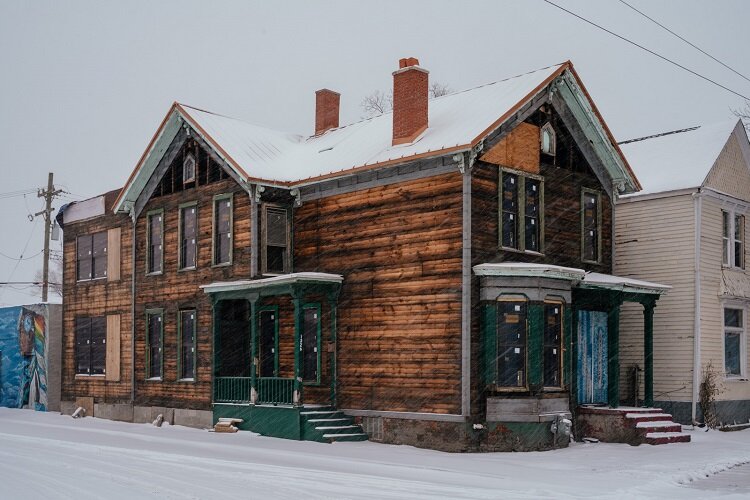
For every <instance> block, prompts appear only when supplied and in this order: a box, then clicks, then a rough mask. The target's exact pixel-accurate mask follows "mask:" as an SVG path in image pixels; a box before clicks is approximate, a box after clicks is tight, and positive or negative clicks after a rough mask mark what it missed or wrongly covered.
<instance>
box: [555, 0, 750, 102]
mask: <svg viewBox="0 0 750 500" xmlns="http://www.w3.org/2000/svg"><path fill="white" fill-rule="evenodd" d="M543 1H544V2H546V3H548V4H550V5H552V6H553V7H557V8H558V9H560V10H561V11H563V12H566V13H568V14H570V15H571V16H573V17H576V18H578V19H580V20H581V21H583V22H585V23H588V24H590V25H591V26H594V27H596V28H599V29H600V30H602V31H604V32H606V33H609V34H610V35H612V36H614V37H617V38H619V39H620V40H622V41H624V42H627V43H629V44H631V45H634V46H636V47H638V48H639V49H641V50H645V51H646V52H648V53H649V54H651V55H654V56H656V57H658V58H659V59H662V60H664V61H666V62H668V63H670V64H672V65H674V66H677V67H678V68H680V69H682V70H684V71H687V72H688V73H690V74H691V75H694V76H697V77H698V78H701V79H702V80H705V81H707V82H709V83H711V84H713V85H716V86H717V87H720V88H722V89H724V90H726V91H727V92H730V93H732V94H734V95H736V96H738V97H741V98H743V99H745V100H746V101H750V97H747V96H745V95H743V94H740V93H739V92H736V91H734V90H732V89H730V88H729V87H726V86H724V85H722V84H720V83H719V82H717V81H714V80H712V79H710V78H708V77H707V76H703V75H701V74H700V73H698V72H697V71H693V70H692V69H690V68H688V67H685V66H683V65H682V64H680V63H678V62H675V61H673V60H672V59H669V58H668V57H666V56H663V55H661V54H659V53H658V52H654V51H653V50H651V49H649V48H646V47H644V46H643V45H641V44H639V43H637V42H634V41H633V40H630V39H629V38H626V37H624V36H622V35H618V34H617V33H615V32H614V31H612V30H609V29H607V28H605V27H604V26H601V25H599V24H596V23H595V22H593V21H589V20H588V19H586V18H585V17H583V16H580V15H578V14H576V13H575V12H573V11H570V10H568V9H566V8H565V7H561V6H560V5H557V4H556V3H555V2H552V1H551V0H543Z"/></svg>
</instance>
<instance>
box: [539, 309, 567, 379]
mask: <svg viewBox="0 0 750 500" xmlns="http://www.w3.org/2000/svg"><path fill="white" fill-rule="evenodd" d="M548 306H555V307H559V308H560V313H559V317H560V342H559V343H558V344H557V349H558V352H559V354H558V369H559V373H560V385H547V384H546V383H545V382H546V381H545V379H544V378H545V364H544V349H545V348H546V347H547V346H548V344H547V343H546V342H545V341H546V334H547V323H546V321H547V307H548ZM542 310H543V315H542V316H543V318H544V319H543V324H542V386H543V387H544V389H545V390H561V389H563V388H564V387H565V370H564V368H565V302H563V301H562V300H554V299H545V301H544V303H543V309H542Z"/></svg>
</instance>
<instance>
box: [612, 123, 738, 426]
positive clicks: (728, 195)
mask: <svg viewBox="0 0 750 500" xmlns="http://www.w3.org/2000/svg"><path fill="white" fill-rule="evenodd" d="M622 148H623V150H624V151H625V153H626V154H627V156H628V158H629V159H630V161H631V164H632V165H633V168H634V169H635V170H636V172H637V173H638V174H639V177H640V178H641V180H642V181H643V184H644V190H643V191H642V192H641V193H638V194H636V195H631V196H626V197H623V198H621V199H620V200H619V201H618V204H617V223H616V241H617V249H618V250H617V262H616V263H615V271H616V272H618V273H622V274H623V275H638V276H643V277H646V278H648V279H654V280H658V281H661V282H665V283H669V284H671V285H672V286H673V290H672V291H671V292H670V293H669V295H667V296H666V297H665V298H664V299H663V301H662V302H661V303H660V305H659V310H660V315H659V316H658V317H657V318H656V319H655V325H656V334H655V337H654V352H653V356H654V362H655V364H656V366H657V369H656V370H655V372H654V391H655V393H656V394H655V399H656V403H657V404H658V405H659V406H661V407H662V408H664V409H665V410H668V411H670V412H671V413H673V414H674V415H675V417H676V419H677V420H679V421H681V422H683V423H691V422H696V421H698V422H701V421H703V415H702V412H701V408H700V404H699V403H700V386H701V383H702V381H703V377H704V374H705V373H706V370H707V367H708V365H709V363H710V366H711V367H712V369H713V370H714V371H715V373H716V374H718V378H719V385H720V386H721V392H720V394H718V396H717V398H716V399H717V402H716V406H715V411H716V416H717V418H718V420H719V422H723V423H725V424H730V423H734V422H748V420H750V381H749V380H748V363H749V362H750V358H749V357H748V356H749V355H750V354H749V353H750V349H748V347H749V345H750V344H748V342H749V341H748V334H747V331H748V325H749V323H748V319H747V318H748V315H750V271H749V270H748V255H749V254H748V249H747V243H746V242H747V239H746V238H747V236H746V235H747V234H748V218H750V143H749V142H748V138H747V133H746V132H745V128H744V127H743V126H742V123H741V122H740V121H739V120H737V119H736V118H735V119H733V120H730V121H726V122H722V123H717V124H712V125H704V126H701V127H694V128H691V129H686V130H680V131H676V132H673V133H667V134H659V135H656V136H651V137H646V138H643V139H639V140H634V141H629V142H628V143H627V144H623V145H622ZM622 332H623V336H622V344H621V345H622V350H623V354H622V360H623V370H627V369H630V368H631V367H632V366H633V365H636V364H640V361H639V360H640V359H642V354H643V351H642V349H641V344H640V343H639V342H638V340H637V339H638V338H639V337H640V336H641V335H642V328H641V325H640V323H639V321H638V314H637V312H635V311H632V310H627V309H626V310H624V311H623V327H622ZM631 387H632V388H631ZM635 387H636V386H635V384H631V386H630V387H628V392H629V395H628V396H627V397H628V399H629V398H630V397H631V395H632V393H633V389H635Z"/></svg>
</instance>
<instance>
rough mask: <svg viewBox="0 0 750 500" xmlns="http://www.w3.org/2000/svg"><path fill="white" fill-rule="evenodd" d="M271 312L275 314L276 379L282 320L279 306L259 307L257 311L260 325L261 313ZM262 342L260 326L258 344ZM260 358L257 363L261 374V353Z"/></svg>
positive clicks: (274, 361)
mask: <svg viewBox="0 0 750 500" xmlns="http://www.w3.org/2000/svg"><path fill="white" fill-rule="evenodd" d="M267 311H271V312H273V313H274V318H275V320H274V325H273V327H274V332H273V335H274V342H273V372H274V377H278V376H279V323H281V320H280V318H279V306H277V305H269V306H260V307H258V309H257V311H256V315H257V321H258V322H259V323H260V316H261V313H263V312H267ZM260 340H261V334H260V324H259V325H258V342H259V343H260ZM257 356H258V362H257V363H256V367H257V368H256V370H257V371H258V372H260V352H258V354H257Z"/></svg>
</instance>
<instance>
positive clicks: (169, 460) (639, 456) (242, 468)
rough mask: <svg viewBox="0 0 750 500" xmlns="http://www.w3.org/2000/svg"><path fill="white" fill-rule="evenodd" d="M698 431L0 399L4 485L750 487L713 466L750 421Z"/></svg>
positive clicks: (638, 493)
mask: <svg viewBox="0 0 750 500" xmlns="http://www.w3.org/2000/svg"><path fill="white" fill-rule="evenodd" d="M691 435H692V438H693V442H692V443H689V444H672V445H663V446H647V445H643V446H638V447H631V446H627V445H622V444H601V443H600V444H575V445H573V446H571V447H570V448H568V449H565V450H558V451H552V452H537V453H494V454H448V453H441V452H436V451H431V450H421V449H416V448H412V447H407V446H391V445H382V444H376V443H371V442H363V443H337V444H332V445H329V444H322V443H314V442H297V441H288V440H283V439H273V438H264V437H259V436H256V435H253V434H251V433H249V432H240V433H237V434H216V433H209V432H207V431H202V430H196V429H189V428H184V427H176V426H175V427H169V426H165V427H162V428H157V427H154V426H151V425H149V424H127V423H120V422H113V421H108V420H101V419H95V418H84V419H80V420H74V419H72V418H71V417H68V416H61V415H58V414H54V413H39V412H31V411H24V410H11V409H5V408H0V462H2V464H3V467H2V468H0V485H2V493H1V494H0V496H2V497H4V498H18V499H24V498H40V497H44V498H78V499H84V498H102V497H106V498H108V499H119V498H122V499H125V498H299V497H300V496H302V495H304V496H305V497H307V498H399V499H400V498H404V499H415V498H633V497H639V498H676V497H680V498H706V497H721V498H734V497H736V498H747V496H748V495H750V484H745V485H744V486H743V485H742V479H741V478H740V479H738V477H737V476H738V475H741V472H739V473H738V471H742V470H747V467H741V468H739V469H735V471H734V474H732V472H733V471H731V470H730V471H729V472H727V473H725V474H727V477H728V478H729V480H730V483H731V484H729V483H728V484H727V487H722V484H721V478H722V477H723V476H722V474H718V475H715V474H717V473H720V472H721V471H724V470H727V469H730V468H732V467H734V466H736V465H738V464H743V463H748V462H750V431H740V432H731V433H722V432H708V433H706V432H702V431H695V432H691ZM706 476H710V478H709V479H705V478H706ZM696 480H697V481H696ZM709 481H710V482H709ZM691 482H692V483H691ZM730 486H731V487H730Z"/></svg>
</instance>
